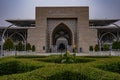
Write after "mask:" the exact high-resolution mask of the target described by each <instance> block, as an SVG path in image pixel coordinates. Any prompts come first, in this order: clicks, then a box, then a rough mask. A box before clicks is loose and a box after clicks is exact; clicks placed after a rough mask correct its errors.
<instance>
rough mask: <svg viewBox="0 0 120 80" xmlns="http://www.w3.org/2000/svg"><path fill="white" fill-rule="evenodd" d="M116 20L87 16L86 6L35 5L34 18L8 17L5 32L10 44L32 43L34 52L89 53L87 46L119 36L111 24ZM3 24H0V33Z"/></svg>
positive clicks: (119, 37) (106, 42) (109, 43)
mask: <svg viewBox="0 0 120 80" xmlns="http://www.w3.org/2000/svg"><path fill="white" fill-rule="evenodd" d="M119 20H120V19H89V7H36V18H35V20H30V19H23V20H19V19H16V20H15V19H10V20H6V21H7V22H9V23H11V24H13V25H14V26H15V27H11V28H9V29H8V30H7V32H6V33H5V36H6V37H10V38H11V39H12V40H13V41H14V43H18V42H19V41H22V42H23V43H30V44H31V45H35V47H36V52H40V53H46V52H53V53H54V52H55V53H57V52H61V51H63V52H64V51H66V50H69V51H70V52H73V48H74V47H76V50H77V52H78V53H80V52H85V53H86V52H89V47H90V46H95V45H96V44H98V45H99V46H101V47H102V45H103V44H108V45H109V46H110V45H111V44H112V42H113V41H116V40H119V39H120V29H118V27H117V26H116V25H113V24H114V23H116V22H118V21H119ZM4 29H5V27H0V33H1V34H2V33H3V31H4Z"/></svg>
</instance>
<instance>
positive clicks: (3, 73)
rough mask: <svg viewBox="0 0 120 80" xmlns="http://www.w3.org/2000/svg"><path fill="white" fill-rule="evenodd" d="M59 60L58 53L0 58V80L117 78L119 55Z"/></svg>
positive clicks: (103, 79)
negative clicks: (61, 61) (71, 61)
mask: <svg viewBox="0 0 120 80" xmlns="http://www.w3.org/2000/svg"><path fill="white" fill-rule="evenodd" d="M59 61H60V56H59V55H58V56H47V57H43V56H17V57H8V58H2V59H1V60H0V80H120V74H119V73H120V67H119V66H120V57H109V56H103V57H98V56H94V57H92V56H91V57H90V56H89V57H84V56H83V57H76V61H77V62H75V63H69V64H66V63H64V64H62V63H59ZM56 63H57V64H56Z"/></svg>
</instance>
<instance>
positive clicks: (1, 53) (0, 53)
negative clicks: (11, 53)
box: [0, 24, 13, 57]
mask: <svg viewBox="0 0 120 80" xmlns="http://www.w3.org/2000/svg"><path fill="white" fill-rule="evenodd" d="M12 26H13V24H12V25H9V26H8V27H7V28H5V30H4V31H3V33H2V36H1V52H0V56H1V57H2V55H4V53H3V38H4V35H5V32H6V31H7V30H8V29H9V28H10V27H12Z"/></svg>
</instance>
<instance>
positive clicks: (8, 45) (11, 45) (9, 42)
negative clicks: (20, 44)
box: [3, 38, 14, 51]
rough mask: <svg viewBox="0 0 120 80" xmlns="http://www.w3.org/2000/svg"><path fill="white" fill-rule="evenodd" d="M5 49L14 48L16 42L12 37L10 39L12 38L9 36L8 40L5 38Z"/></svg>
mask: <svg viewBox="0 0 120 80" xmlns="http://www.w3.org/2000/svg"><path fill="white" fill-rule="evenodd" d="M3 49H4V50H9V51H10V50H11V49H14V43H13V41H12V39H10V38H7V39H6V40H5V43H4V44H3Z"/></svg>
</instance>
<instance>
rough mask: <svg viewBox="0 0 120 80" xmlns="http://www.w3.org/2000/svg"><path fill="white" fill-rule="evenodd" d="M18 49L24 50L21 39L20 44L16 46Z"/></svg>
mask: <svg viewBox="0 0 120 80" xmlns="http://www.w3.org/2000/svg"><path fill="white" fill-rule="evenodd" d="M16 50H17V51H24V45H23V44H22V42H21V41H20V42H19V43H18V45H17V46H16Z"/></svg>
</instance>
